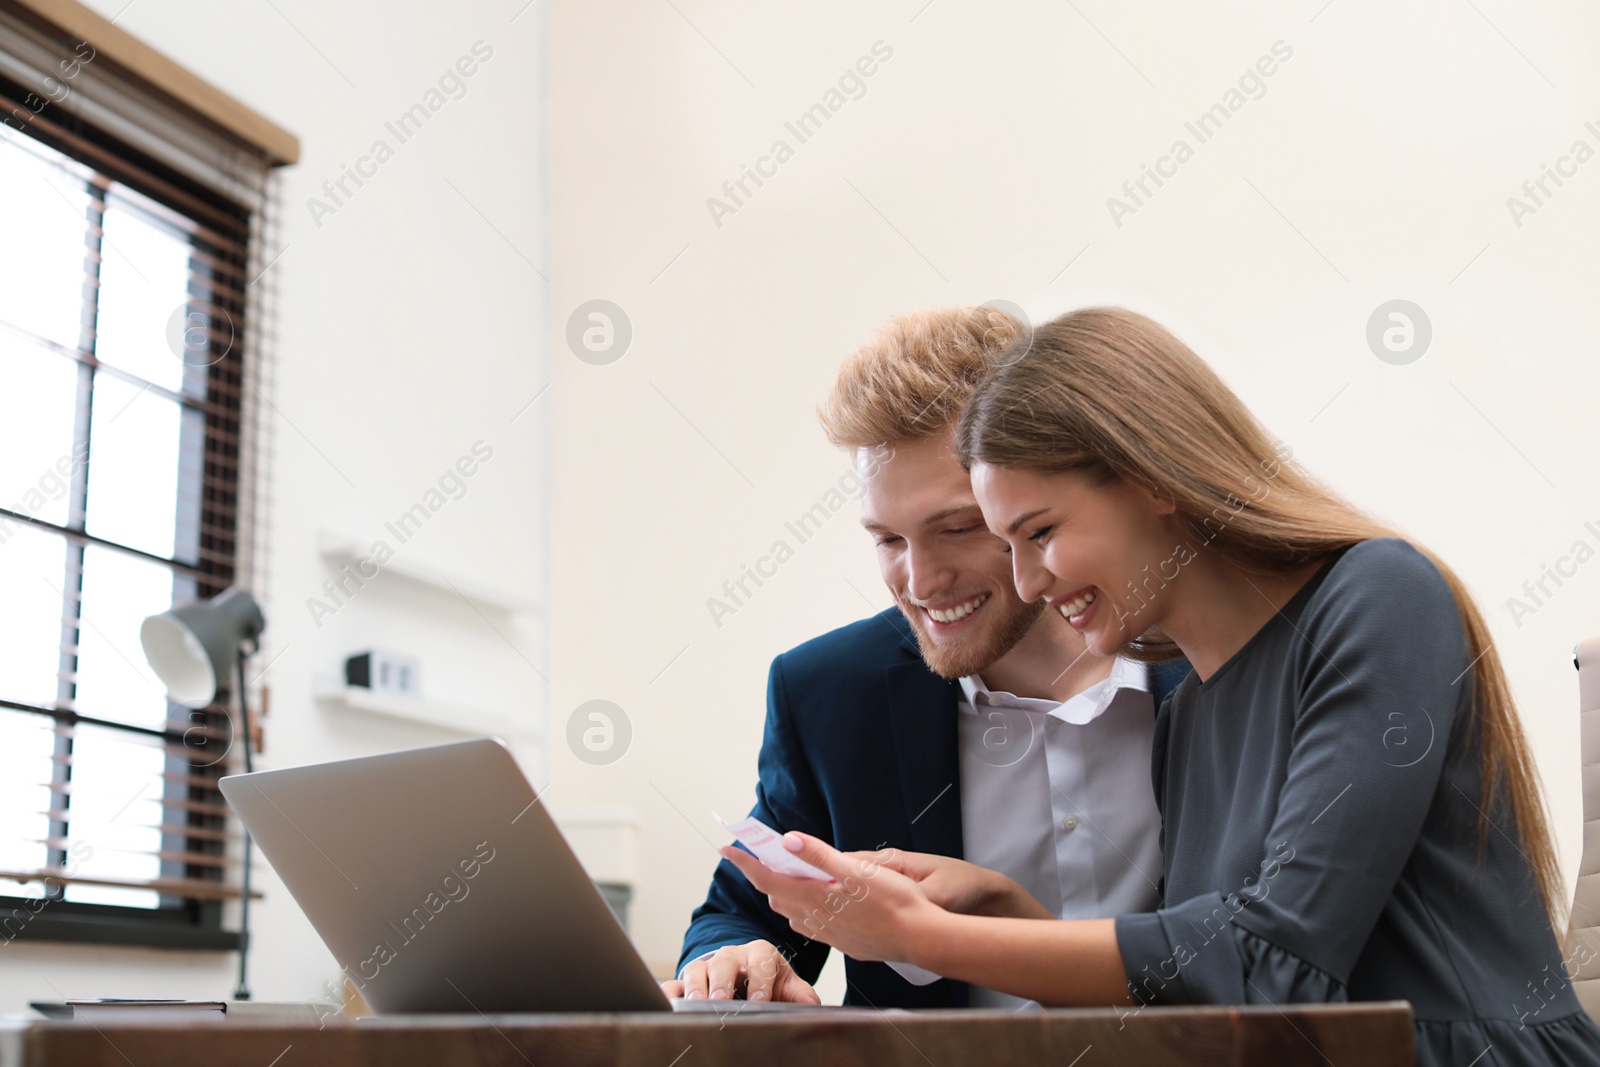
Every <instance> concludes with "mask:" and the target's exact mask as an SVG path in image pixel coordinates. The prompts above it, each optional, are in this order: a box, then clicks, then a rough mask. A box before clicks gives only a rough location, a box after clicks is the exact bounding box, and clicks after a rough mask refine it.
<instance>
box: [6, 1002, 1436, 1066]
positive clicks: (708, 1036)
mask: <svg viewBox="0 0 1600 1067" xmlns="http://www.w3.org/2000/svg"><path fill="white" fill-rule="evenodd" d="M248 1007H249V1009H250V1010H246V1011H233V1010H232V1009H230V1015H229V1018H228V1020H227V1021H226V1022H218V1023H200V1024H194V1023H190V1024H172V1023H166V1024H162V1023H158V1022H149V1023H143V1022H141V1023H136V1024H125V1023H118V1024H115V1025H106V1024H100V1025H98V1026H96V1025H93V1024H90V1023H87V1022H51V1021H44V1020H38V1021H33V1020H12V1021H9V1022H6V1023H4V1024H0V1065H3V1067H13V1065H15V1067H58V1065H69V1064H70V1065H72V1067H102V1065H103V1067H128V1065H129V1064H130V1063H131V1064H133V1065H134V1067H153V1065H156V1064H189V1063H193V1064H203V1065H205V1067H322V1065H327V1067H335V1065H339V1067H345V1065H354V1067H368V1065H370V1067H379V1065H388V1064H400V1065H410V1064H450V1065H452V1067H454V1065H458V1064H459V1065H482V1067H490V1065H493V1067H524V1065H527V1064H533V1065H537V1067H602V1065H607V1067H609V1065H613V1064H620V1065H627V1067H720V1065H724V1064H727V1065H733V1064H738V1065H740V1067H790V1065H793V1067H819V1065H822V1064H827V1065H835V1064H838V1065H851V1067H853V1065H860V1067H900V1065H906V1067H929V1065H930V1064H931V1065H932V1067H964V1065H967V1064H994V1063H1006V1064H1030V1063H1039V1064H1053V1065H1056V1067H1070V1065H1074V1064H1076V1065H1078V1067H1098V1065H1111V1064H1141V1065H1149V1067H1162V1065H1166V1064H1194V1063H1203V1064H1207V1065H1217V1067H1228V1065H1233V1064H1241V1065H1242V1064H1271V1065H1274V1067H1276V1065H1284V1067H1290V1065H1294V1064H1310V1065H1314V1067H1329V1065H1330V1064H1331V1065H1333V1067H1346V1065H1350V1067H1357V1065H1359V1067H1391V1065H1393V1067H1400V1065H1406V1067H1410V1065H1411V1064H1412V1062H1413V1052H1412V1018H1411V1006H1410V1005H1409V1004H1407V1003H1405V1002H1404V1001H1397V1002H1390V1003H1371V1004H1334V1005H1314V1006H1307V1005H1292V1006H1286V1007H1284V1008H1283V1009H1281V1010H1280V1009H1278V1008H1274V1007H1249V1008H1227V1007H1205V1008H1145V1009H1144V1010H1142V1011H1138V1012H1134V1011H1133V1010H1132V1009H1129V1010H1128V1011H1126V1012H1118V1011H1115V1010H1109V1009H1072V1010H1052V1011H1044V1012H1029V1013H1025V1014H1021V1015H1018V1014H1014V1013H1012V1012H1006V1011H922V1012H888V1013H876V1012H867V1011H856V1010H850V1009H843V1008H840V1009H827V1010H820V1011H816V1012H804V1013H782V1014H778V1013H773V1014H763V1015H755V1014H746V1015H743V1016H738V1015H728V1016H718V1015H716V1014H694V1015H664V1014H663V1015H494V1016H482V1015H473V1016H463V1015H451V1016H440V1015H428V1016H407V1017H393V1016H391V1017H387V1018H382V1019H371V1020H364V1021H361V1022H355V1021H348V1020H345V1019H343V1018H341V1017H338V1016H330V1017H328V1019H327V1021H326V1023H325V1024H324V1025H322V1026H320V1027H319V1026H318V1025H317V1022H316V1018H315V1015H314V1013H312V1011H311V1010H310V1009H309V1008H307V1007H305V1006H285V1007H282V1008H277V1009H276V1010H274V1009H273V1008H272V1007H269V1006H268V1005H250V1006H248Z"/></svg>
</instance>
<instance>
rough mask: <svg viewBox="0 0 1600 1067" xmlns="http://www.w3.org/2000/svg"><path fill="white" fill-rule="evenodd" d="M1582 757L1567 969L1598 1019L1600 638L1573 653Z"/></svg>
mask: <svg viewBox="0 0 1600 1067" xmlns="http://www.w3.org/2000/svg"><path fill="white" fill-rule="evenodd" d="M1572 658H1573V662H1574V663H1575V664H1576V665H1577V668H1578V709H1579V712H1580V714H1581V716H1582V718H1581V725H1580V727H1579V733H1580V737H1581V739H1580V742H1579V749H1580V750H1581V752H1582V753H1583V856H1582V859H1581V860H1580V862H1579V865H1578V889H1577V892H1576V894H1574V897H1573V901H1572V921H1571V923H1570V925H1569V927H1568V929H1567V948H1566V969H1567V974H1568V975H1569V976H1571V977H1572V988H1573V991H1574V992H1575V993H1577V994H1578V1002H1579V1003H1580V1004H1582V1005H1583V1009H1584V1011H1587V1012H1588V1013H1589V1015H1590V1016H1591V1017H1592V1018H1594V1019H1595V1020H1597V1021H1600V637H1591V638H1589V639H1588V640H1587V641H1583V642H1581V643H1580V644H1579V645H1578V647H1577V648H1575V649H1573V653H1572Z"/></svg>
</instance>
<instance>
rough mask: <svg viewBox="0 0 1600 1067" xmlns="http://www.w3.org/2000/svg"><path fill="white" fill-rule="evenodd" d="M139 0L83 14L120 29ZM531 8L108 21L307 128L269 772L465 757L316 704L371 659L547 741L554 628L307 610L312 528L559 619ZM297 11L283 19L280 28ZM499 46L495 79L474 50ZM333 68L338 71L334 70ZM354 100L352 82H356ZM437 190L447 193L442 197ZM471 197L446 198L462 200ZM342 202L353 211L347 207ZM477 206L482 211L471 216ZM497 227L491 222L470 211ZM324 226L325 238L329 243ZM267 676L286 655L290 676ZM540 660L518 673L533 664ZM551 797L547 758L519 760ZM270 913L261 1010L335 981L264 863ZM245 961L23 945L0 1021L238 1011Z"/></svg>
mask: <svg viewBox="0 0 1600 1067" xmlns="http://www.w3.org/2000/svg"><path fill="white" fill-rule="evenodd" d="M124 3H125V0H104V2H98V0H92V2H91V6H93V7H94V8H95V9H96V10H98V11H100V12H101V13H102V14H104V15H106V16H108V17H110V16H115V15H117V13H118V12H119V11H121V10H122V9H123V7H124ZM521 6H522V5H521V3H520V2H518V3H496V2H489V0H483V2H470V3H453V4H450V5H447V6H446V5H434V4H423V3H415V2H414V3H410V4H407V5H405V6H404V7H403V9H397V8H396V7H395V6H394V5H387V4H385V5H380V4H377V3H359V4H357V3H346V4H339V5H323V4H311V3H303V2H298V0H275V4H244V5H238V4H228V5H213V4H206V3H199V2H190V0H174V2H164V3H137V4H134V5H132V6H130V7H128V9H127V10H126V12H125V13H124V14H123V15H122V16H121V17H120V18H119V19H118V25H119V26H122V27H123V28H124V29H126V30H128V31H130V32H131V33H133V34H135V35H136V36H138V37H140V38H142V39H143V40H145V41H146V42H148V43H150V44H151V45H153V46H154V47H156V48H157V49H159V50H160V51H162V52H164V53H165V54H167V55H168V56H170V57H171V58H173V59H175V60H176V61H177V62H179V63H181V64H183V65H185V66H187V67H189V68H190V69H192V70H194V71H195V72H197V73H198V74H200V75H201V76H202V77H204V78H206V79H208V80H209V81H211V82H212V83H214V84H216V85H217V86H219V87H221V88H222V89H224V90H226V91H227V92H229V93H231V94H233V95H234V96H236V97H238V98H239V99H241V100H243V101H245V102H246V103H247V104H249V105H251V106H252V107H254V108H256V109H257V110H259V111H261V112H262V113H264V114H266V115H267V116H269V117H271V118H272V119H273V120H275V121H276V122H278V123H279V124H280V125H282V126H284V127H286V128H288V129H289V130H291V131H293V132H294V133H296V134H297V135H298V136H299V137H300V140H301V145H302V158H301V161H300V163H299V165H298V166H295V167H291V168H288V169H287V170H285V171H284V172H283V178H284V194H283V217H282V228H281V236H282V239H283V243H284V245H285V246H286V250H285V251H284V252H283V256H282V258H281V259H280V260H279V261H278V263H277V265H276V266H275V267H274V268H273V270H274V280H275V282H276V284H277V287H278V310H279V317H278V320H277V324H276V325H277V333H278V341H277V350H278V366H277V390H276V393H275V396H274V402H275V403H276V406H277V409H278V412H277V413H271V412H269V416H268V417H269V419H270V420H271V421H272V422H273V434H274V440H275V443H276V456H275V469H274V491H273V497H272V501H271V511H272V515H273V524H274V529H273V533H272V538H273V543H272V554H271V558H270V566H269V570H270V577H271V585H270V587H269V588H268V589H267V591H266V593H267V596H266V610H267V616H268V634H267V637H268V642H267V648H266V649H265V651H264V653H263V655H262V656H261V657H260V658H259V659H258V660H257V661H256V665H255V670H257V671H259V670H260V669H261V668H262V667H263V666H266V665H267V664H268V663H269V662H270V663H271V666H270V669H269V670H268V671H267V673H266V676H265V678H264V679H263V684H264V685H266V686H267V687H268V689H269V690H270V700H271V715H270V718H269V719H268V720H267V723H266V729H267V751H266V754H265V756H264V757H263V758H262V759H261V761H260V762H261V764H262V765H265V766H285V765H291V764H296V763H306V762H313V761H317V760H322V759H332V758H338V757H341V756H350V755H359V754H366V753H371V752H378V751H384V750H389V749H395V748H405V747H411V746H414V745H420V744H427V743H430V742H436V741H443V740H450V739H454V738H457V737H460V736H462V734H461V733H459V732H456V731H452V730H446V729H436V728H433V727H428V726H421V725H414V724H411V723H407V722H405V721H402V720H399V719H387V718H384V717H382V716H378V715H374V714H370V713H366V712H355V711H350V710H348V709H343V708H339V707H337V706H333V705H330V704H327V703H325V702H319V701H316V700H314V699H313V697H312V676H313V674H316V673H324V672H325V673H333V672H336V671H337V670H338V667H339V664H340V662H341V660H342V657H343V656H344V654H345V653H346V652H348V651H353V650H355V649H357V648H360V647H362V646H363V645H365V644H370V643H374V642H376V643H380V644H383V645H386V646H389V647H393V648H396V649H399V650H403V651H411V652H417V653H421V654H422V655H423V680H424V692H425V693H431V694H433V695H435V696H439V697H445V698H449V699H452V700H455V701H458V702H463V703H477V704H483V705H488V706H491V707H495V708H499V709H502V710H503V711H504V713H505V714H507V715H509V716H512V717H515V718H516V719H517V720H519V721H520V722H522V723H524V724H526V725H527V726H528V727H530V728H534V729H537V728H539V727H540V726H542V722H543V718H544V713H545V705H546V702H547V700H548V692H547V690H546V687H545V684H544V683H543V682H542V681H541V680H540V678H539V676H538V674H536V673H535V670H534V667H530V666H529V663H528V662H527V661H531V662H532V663H533V664H534V665H535V666H536V667H537V669H538V670H539V671H543V672H544V673H546V674H548V673H549V667H548V664H547V662H546V655H545V651H544V648H543V640H544V637H543V630H544V623H543V621H542V620H541V619H539V618H537V617H535V618H530V619H523V620H513V619H510V618H508V617H506V616H505V615H504V614H502V613H498V612H495V611H494V609H493V608H490V607H486V606H485V607H483V610H484V611H485V613H486V614H487V616H488V618H489V619H492V620H493V621H494V625H495V626H497V627H498V628H499V629H501V630H503V631H504V632H505V635H506V638H507V639H508V640H509V641H511V642H514V643H515V645H516V646H517V647H516V648H513V647H511V646H510V645H509V644H508V643H507V641H506V640H502V638H501V637H499V636H497V635H496V633H495V632H494V630H493V629H491V628H490V625H489V624H488V623H487V622H486V621H485V618H484V617H480V615H479V614H478V613H477V611H475V610H474V608H473V607H472V606H470V605H468V604H466V603H464V602H462V601H461V599H460V598H458V597H456V596H455V595H454V594H453V593H450V592H449V591H448V589H446V590H444V591H443V592H440V591H437V590H434V591H430V590H429V589H427V588H426V587H424V586H420V585H417V584H416V583H413V582H410V581H407V580H406V579H404V578H402V577H400V576H398V574H397V573H396V572H395V571H391V572H390V573H385V574H382V575H380V577H379V578H378V579H376V580H375V581H373V582H372V583H371V584H369V585H367V586H366V587H364V588H362V589H360V590H359V592H357V594H356V596H355V597H354V598H353V599H352V600H350V601H349V602H348V603H347V604H345V605H344V606H342V607H339V609H338V611H337V613H336V614H335V615H333V616H332V617H331V618H326V617H325V618H322V619H321V620H320V621H321V623H322V625H321V626H320V627H319V626H317V625H315V623H314V622H313V619H312V615H311V612H310V611H309V610H308V607H307V604H306V601H307V599H308V598H309V597H312V596H318V595H320V586H321V584H322V582H323V581H324V580H325V579H326V578H328V577H330V576H332V574H333V568H331V567H330V566H329V565H328V564H327V563H325V561H324V560H323V558H322V556H321V555H320V554H319V549H318V543H319V533H320V532H321V531H327V532H329V533H333V534H336V535H340V536H345V537H349V538H352V539H354V540H355V541H357V542H358V543H359V544H360V546H361V547H362V548H363V549H367V548H369V547H370V546H371V545H372V543H373V542H374V541H375V540H378V539H384V540H386V541H388V542H389V544H390V547H392V548H394V549H395V550H396V555H395V557H394V562H395V565H396V568H398V567H400V566H422V567H428V568H433V569H436V570H439V571H443V572H445V573H446V574H447V575H448V576H450V577H451V578H452V579H453V580H456V581H458V583H459V582H461V580H462V579H466V580H467V581H471V580H473V579H476V580H477V581H479V582H480V583H482V584H485V585H492V586H495V587H498V588H499V589H501V590H503V591H505V592H507V593H509V594H515V595H518V596H521V597H524V598H526V599H530V600H535V601H544V600H545V599H546V590H545V588H544V585H545V577H544V574H545V562H544V560H545V538H546V533H545V527H544V521H545V520H544V516H545V514H546V510H547V509H546V507H545V503H544V502H545V500H546V499H547V495H548V486H547V474H546V470H547V457H548V443H547V440H546V437H547V434H548V428H549V423H548V414H549V409H548V407H547V406H545V407H541V406H540V405H547V404H548V399H546V400H541V401H540V402H539V404H535V405H534V406H533V407H531V408H529V409H528V410H527V411H526V412H525V413H523V414H522V415H521V416H520V417H518V418H517V420H516V422H515V423H513V422H512V418H513V416H516V415H517V413H518V411H519V409H521V408H522V407H523V405H524V404H525V403H526V402H527V401H528V400H530V399H531V398H533V397H534V396H535V395H536V394H537V393H538V391H539V389H540V388H541V387H542V386H544V385H545V383H546V382H547V381H548V379H549V368H548V347H549V332H550V331H549V325H548V311H547V308H548V299H549V296H548V292H547V290H546V286H545V283H544V281H542V280H541V278H540V272H542V273H543V274H544V275H545V276H548V275H549V274H550V266H549V254H548V249H547V244H548V241H547V233H548V224H547V217H548V200H547V192H546V177H545V172H546V160H545V147H544V144H545V131H544V123H543V118H542V116H543V115H544V113H545V92H546V88H545V76H544V74H545V40H546V39H545V32H546V16H547V11H546V9H545V8H544V5H542V4H537V3H536V4H534V5H532V6H531V7H530V8H528V9H527V11H526V12H525V13H523V14H521V15H520V17H517V18H516V20H515V21H514V22H513V17H514V16H517V14H518V9H519V8H520V7H521ZM280 12H281V14H280ZM479 41H482V42H483V46H481V47H480V55H479V56H478V57H476V58H477V59H478V60H479V62H478V65H477V68H476V71H475V73H473V74H472V76H471V77H469V78H466V79H464V84H465V88H466V92H465V95H464V96H461V97H460V98H459V99H453V100H450V101H449V102H448V103H446V104H445V105H444V106H443V107H442V108H440V109H439V111H438V112H437V113H436V114H434V115H433V116H432V117H431V118H430V119H429V120H428V122H427V123H426V124H425V125H424V126H423V128H422V129H421V130H420V131H418V132H417V133H416V134H415V135H414V136H413V137H412V138H411V139H410V140H408V141H407V142H406V143H405V144H399V143H398V141H397V139H396V138H395V137H394V136H393V134H391V133H388V132H387V131H386V130H385V127H384V124H385V122H387V121H391V120H394V119H396V118H398V116H399V115H400V114H401V113H402V112H404V111H406V110H407V109H408V108H409V107H410V106H411V105H412V104H414V103H417V102H418V101H420V100H422V99H423V97H424V94H425V93H426V92H427V91H428V90H429V89H430V88H431V87H434V86H436V85H437V81H438V78H439V76H440V75H441V74H442V73H444V72H445V71H446V70H447V69H449V68H451V67H452V66H453V65H454V64H455V63H456V61H457V60H458V58H460V57H462V56H464V55H471V54H472V47H473V45H474V43H475V42H479ZM482 48H487V49H490V50H492V55H491V56H490V57H489V58H488V59H487V60H482V57H481V49H482ZM319 52H320V53H321V54H320V55H319ZM347 79H348V80H347ZM379 138H382V139H385V140H387V141H388V142H389V143H390V145H391V147H392V148H394V149H395V152H394V155H393V158H391V159H389V160H388V161H387V162H385V163H383V164H382V165H381V166H380V167H379V168H378V172H377V174H376V176H374V177H372V178H370V179H368V180H367V181H366V184H365V185H364V186H363V187H361V188H359V189H356V188H355V187H354V186H353V185H351V184H348V183H347V188H348V189H350V190H351V191H353V192H354V193H355V195H354V196H353V197H351V198H350V199H348V200H346V201H345V202H344V203H343V205H342V206H338V207H337V209H336V210H335V212H334V213H333V214H331V215H327V214H323V215H321V217H320V219H319V218H317V217H315V216H314V215H313V212H312V211H311V209H310V208H309V206H308V204H307V200H308V197H311V196H313V195H316V196H319V197H321V198H322V199H323V200H324V202H325V203H326V202H328V201H327V198H326V196H325V194H322V193H321V192H320V187H321V186H322V183H323V182H324V181H325V180H328V179H337V178H338V177H339V176H340V166H341V164H344V165H354V164H355V163H356V161H357V159H358V158H359V157H360V156H361V155H363V154H366V153H367V152H368V151H369V150H370V149H371V147H372V145H373V142H374V141H375V140H376V139H379ZM447 183H448V184H447ZM452 185H453V186H454V187H455V189H454V190H453V189H452V188H451V186H452ZM341 199H342V198H341ZM468 201H470V204H469V203H468ZM480 213H481V214H480ZM319 222H320V225H318V223H319ZM477 441H483V442H485V443H486V445H487V447H489V448H491V449H492V450H493V457H492V458H491V459H490V460H489V461H488V462H486V463H483V464H482V465H481V467H480V468H479V469H478V470H477V471H476V473H475V474H473V475H472V476H471V477H470V478H469V479H467V480H466V482H465V485H466V490H465V493H464V495H461V496H460V498H459V499H453V500H449V501H448V502H447V503H446V504H445V505H444V506H443V507H442V508H440V509H439V511H438V512H437V514H435V515H434V516H433V517H432V518H431V519H429V520H428V522H427V523H426V525H425V526H424V527H423V528H422V530H421V531H420V532H418V533H417V534H416V535H415V536H414V537H413V538H412V539H411V540H410V541H408V542H407V543H405V544H403V545H402V544H400V543H399V542H398V540H397V539H396V538H395V537H393V536H392V535H390V534H388V533H387V532H386V531H385V529H384V523H385V522H386V521H392V520H394V519H396V518H397V517H398V516H399V515H400V514H401V513H402V512H404V511H405V510H406V509H408V508H409V507H410V506H411V505H412V504H414V503H416V502H418V501H419V500H421V499H422V498H423V496H424V494H425V493H426V492H427V491H428V490H429V489H430V488H432V487H435V486H436V485H437V482H438V479H439V477H440V475H441V474H443V473H444V471H445V470H446V469H447V468H449V467H450V466H451V465H452V464H454V463H455V461H456V460H457V459H458V457H460V456H462V455H465V454H467V453H469V452H470V450H471V448H472V446H473V444H474V442H477ZM274 657H277V658H276V659H274ZM524 657H526V660H525V659H524ZM517 751H518V755H519V759H520V760H521V762H522V764H523V766H524V768H525V769H526V770H527V771H528V773H529V775H530V777H532V778H533V779H534V780H535V783H536V784H539V785H543V784H544V783H545V781H546V780H547V777H548V772H547V770H546V767H545V762H544V758H543V754H542V751H541V749H540V748H539V746H537V745H532V744H526V743H524V744H521V745H519V746H517ZM258 871H259V872H260V873H259V875H258V884H259V885H261V887H262V888H264V889H265V890H266V894H267V895H266V899H265V900H264V901H262V902H261V903H260V904H258V905H257V907H256V908H255V910H254V925H255V932H256V936H255V945H256V947H255V952H254V954H253V961H252V977H253V982H252V984H253V986H254V991H255V994H256V996H257V998H258V999H267V1000H284V999H299V1000H305V999H311V998H314V997H317V996H319V995H320V992H321V989H320V987H321V983H322V982H323V980H324V979H328V978H332V977H333V976H334V975H335V974H336V973H337V966H336V965H335V964H334V962H333V959H332V957H331V955H330V954H329V953H328V952H327V950H326V949H325V948H324V947H323V946H322V943H321V941H320V940H319V939H318V938H317V937H316V935H315V933H314V932H313V931H312V930H311V928H310V926H309V925H308V924H307V923H306V921H305V919H304V918H303V917H302V916H301V914H300V912H299V910H298V908H297V907H296V906H295V905H294V903H293V901H292V900H291V899H290V898H289V896H288V894H287V893H286V892H285V891H284V890H283V888H282V887H281V885H280V884H279V883H278V882H277V880H276V878H275V877H274V876H273V875H272V873H271V869H270V867H268V866H266V865H265V864H258ZM234 966H235V963H234V957H233V956H232V955H231V954H216V953H172V952H164V951H155V950H137V949H112V948H87V947H78V946H61V945H48V944H38V945H28V944H19V943H13V944H11V945H10V946H8V947H7V948H6V949H5V951H4V953H3V954H0V1011H16V1010H20V1009H21V1008H22V1007H23V1006H24V1005H25V1004H26V1002H27V1001H28V1000H29V999H37V998H40V997H44V998H46V999H50V998H53V997H54V996H55V995H56V994H55V993H54V992H52V988H51V987H54V988H55V989H59V990H60V992H61V993H62V994H65V995H68V996H91V997H92V996H188V997H216V996H226V995H228V994H230V993H231V991H232V989H233V971H234Z"/></svg>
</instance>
